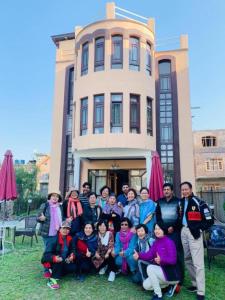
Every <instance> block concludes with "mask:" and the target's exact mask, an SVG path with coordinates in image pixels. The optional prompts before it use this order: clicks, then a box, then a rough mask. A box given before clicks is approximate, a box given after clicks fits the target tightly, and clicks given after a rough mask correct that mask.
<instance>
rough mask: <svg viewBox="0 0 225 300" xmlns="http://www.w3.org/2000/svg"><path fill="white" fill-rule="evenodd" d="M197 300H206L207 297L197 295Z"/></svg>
mask: <svg viewBox="0 0 225 300" xmlns="http://www.w3.org/2000/svg"><path fill="white" fill-rule="evenodd" d="M196 299H197V300H205V296H203V295H198V294H197V298H196Z"/></svg>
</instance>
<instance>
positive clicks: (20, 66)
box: [0, 0, 225, 160]
mask: <svg viewBox="0 0 225 300" xmlns="http://www.w3.org/2000/svg"><path fill="white" fill-rule="evenodd" d="M106 2H107V1H104V0H98V1H97V0H82V1H81V0H76V1H75V0H73V1H72V0H64V1H60V0H47V1H46V0H38V1H37V0H36V1H35V0H33V1H31V0H20V1H15V0H14V1H13V0H8V1H1V4H0V36H1V40H0V160H2V158H3V155H4V152H5V151H6V149H8V148H9V149H11V150H12V152H13V154H14V158H15V159H26V160H28V159H31V158H32V156H33V151H34V150H37V151H39V152H50V142H51V127H52V103H53V92H54V60H55V45H54V44H53V42H52V40H51V38H50V36H51V35H56V34H61V33H67V32H72V31H73V30H74V27H75V26H76V25H83V26H84V25H86V24H88V23H91V22H93V21H96V20H98V19H102V18H104V17H105V3H106ZM116 4H117V5H118V6H120V7H123V8H126V9H128V10H131V11H134V12H136V13H138V14H141V15H143V16H146V17H154V18H155V21H156V38H157V39H166V38H170V37H174V36H179V35H180V34H182V33H187V34H188V35H189V59H190V87H191V105H192V106H200V109H199V110H193V115H194V116H195V117H194V118H193V129H194V130H200V129H217V128H225V117H224V115H225V89H224V88H225V75H224V70H225V22H224V13H225V1H223V0H214V1H213V0H208V1H203V0H201V1H200V0H182V1H180V0H176V1H173V0H171V1H165V0H157V1H149V0H139V1H136V0H129V1H128V0H123V1H116ZM174 46H176V45H173V44H171V45H170V47H171V48H174Z"/></svg>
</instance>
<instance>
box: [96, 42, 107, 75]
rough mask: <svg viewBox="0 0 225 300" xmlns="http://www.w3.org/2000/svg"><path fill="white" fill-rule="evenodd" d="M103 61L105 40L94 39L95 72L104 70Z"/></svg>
mask: <svg viewBox="0 0 225 300" xmlns="http://www.w3.org/2000/svg"><path fill="white" fill-rule="evenodd" d="M104 60H105V38H104V37H99V38H97V39H95V71H102V70H104Z"/></svg>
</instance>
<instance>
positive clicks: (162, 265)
mask: <svg viewBox="0 0 225 300" xmlns="http://www.w3.org/2000/svg"><path fill="white" fill-rule="evenodd" d="M154 232H155V236H156V241H155V242H154V243H153V245H152V247H151V248H150V249H149V251H148V252H140V253H137V252H136V251H135V253H134V255H133V257H134V259H135V260H138V259H141V260H144V261H147V262H149V265H148V267H147V275H148V277H147V279H145V280H144V282H143V287H144V289H146V290H154V295H153V298H152V300H157V299H163V298H162V290H161V288H162V287H166V286H168V285H172V289H171V290H170V297H171V296H172V295H173V293H174V291H175V289H176V285H177V283H178V282H179V280H180V274H179V269H178V267H177V264H176V262H177V252H176V246H175V244H174V242H173V241H172V240H171V239H169V238H168V237H167V236H166V235H165V232H164V230H163V229H162V228H160V227H159V225H158V224H155V227H154Z"/></svg>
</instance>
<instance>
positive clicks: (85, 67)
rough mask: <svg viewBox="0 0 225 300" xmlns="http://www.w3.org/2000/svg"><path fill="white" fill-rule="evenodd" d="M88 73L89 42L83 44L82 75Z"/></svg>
mask: <svg viewBox="0 0 225 300" xmlns="http://www.w3.org/2000/svg"><path fill="white" fill-rule="evenodd" d="M87 73H88V42H87V43H85V44H83V45H82V58H81V76H82V75H85V74H87Z"/></svg>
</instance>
